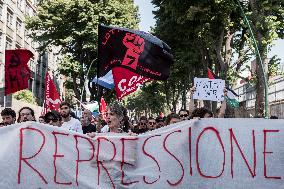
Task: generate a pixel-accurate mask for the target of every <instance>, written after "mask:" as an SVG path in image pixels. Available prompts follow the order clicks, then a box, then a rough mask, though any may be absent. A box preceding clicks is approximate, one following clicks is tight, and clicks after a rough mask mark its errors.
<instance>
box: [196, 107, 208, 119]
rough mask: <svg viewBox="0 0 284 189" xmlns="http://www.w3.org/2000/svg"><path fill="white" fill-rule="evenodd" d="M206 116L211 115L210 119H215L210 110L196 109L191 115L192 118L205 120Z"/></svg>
mask: <svg viewBox="0 0 284 189" xmlns="http://www.w3.org/2000/svg"><path fill="white" fill-rule="evenodd" d="M205 114H209V115H210V117H213V113H212V112H211V111H210V110H208V109H207V108H204V107H202V108H196V109H195V110H193V112H192V114H191V118H194V117H200V118H204V116H205Z"/></svg>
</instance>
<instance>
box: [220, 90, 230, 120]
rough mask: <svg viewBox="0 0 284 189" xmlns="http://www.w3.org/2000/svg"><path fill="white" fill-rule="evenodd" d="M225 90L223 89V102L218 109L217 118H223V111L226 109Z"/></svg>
mask: <svg viewBox="0 0 284 189" xmlns="http://www.w3.org/2000/svg"><path fill="white" fill-rule="evenodd" d="M227 93H228V91H227V89H224V100H223V102H222V104H221V108H220V112H219V114H218V118H224V116H225V111H226V108H227V101H226V98H227Z"/></svg>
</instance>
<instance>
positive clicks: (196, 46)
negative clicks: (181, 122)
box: [152, 0, 284, 114]
mask: <svg viewBox="0 0 284 189" xmlns="http://www.w3.org/2000/svg"><path fill="white" fill-rule="evenodd" d="M152 3H153V4H154V5H155V6H157V7H158V10H157V11H156V12H155V13H154V14H155V15H156V18H157V24H156V28H155V31H154V32H155V34H156V35H158V36H161V38H162V39H163V40H165V41H166V42H168V43H169V44H170V46H172V48H173V51H174V54H175V56H176V59H177V60H176V65H175V67H177V68H178V67H180V66H182V64H190V61H186V60H183V59H182V57H187V55H188V54H191V56H192V57H193V58H191V62H192V63H191V67H190V68H193V69H191V70H190V71H189V72H187V73H185V74H188V75H184V74H177V75H176V77H175V79H174V77H173V78H171V79H174V82H172V84H173V85H175V88H179V87H180V86H181V85H180V81H182V80H184V78H190V76H191V77H192V76H196V77H202V76H203V77H204V76H205V77H206V69H207V67H210V68H212V69H213V70H214V71H215V73H216V74H217V75H219V76H220V77H221V78H223V79H225V80H226V82H227V84H229V85H233V84H234V82H235V80H236V78H237V77H239V74H238V73H239V71H240V69H241V67H242V66H243V65H244V63H247V62H248V61H249V60H250V59H251V57H253V56H255V54H253V53H252V52H253V51H254V48H253V43H252V36H250V34H249V27H248V24H247V23H246V22H245V20H244V14H242V12H241V9H240V6H238V1H237V0H193V1H185V0H168V1H162V0H152ZM241 7H243V9H244V13H245V15H248V18H249V20H250V21H251V22H250V24H251V25H252V27H253V33H254V36H256V38H257V42H258V43H257V44H258V48H259V49H260V54H261V55H260V56H261V59H262V60H267V51H268V50H269V47H270V45H271V42H272V41H273V40H275V39H277V38H283V24H284V19H283V1H266V0H258V1H256V0H249V1H242V2H241ZM179 55H181V56H179ZM181 60H182V61H181ZM271 62H272V61H271ZM192 65H195V66H196V67H197V69H194V66H192ZM258 65H260V64H258ZM188 66H189V65H188ZM272 67H273V66H269V68H272ZM259 68H260V67H258V71H257V81H258V83H257V85H256V88H257V91H258V92H257V93H258V97H257V101H256V114H259V113H262V112H263V99H264V97H263V91H264V90H263V86H264V81H263V74H261V73H260V71H259V70H260V69H259ZM178 95H179V94H178ZM173 103H175V102H173Z"/></svg>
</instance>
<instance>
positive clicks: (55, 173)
mask: <svg viewBox="0 0 284 189" xmlns="http://www.w3.org/2000/svg"><path fill="white" fill-rule="evenodd" d="M52 134H53V136H54V141H55V152H54V155H53V166H54V182H55V183H56V184H63V185H71V184H72V182H60V181H57V168H56V159H57V158H62V157H64V155H63V154H57V147H58V143H57V136H56V135H65V136H68V135H69V134H66V133H60V132H54V131H53V132H52Z"/></svg>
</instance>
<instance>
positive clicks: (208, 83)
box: [193, 78, 225, 101]
mask: <svg viewBox="0 0 284 189" xmlns="http://www.w3.org/2000/svg"><path fill="white" fill-rule="evenodd" d="M194 86H195V87H196V91H195V92H194V94H193V99H199V100H212V101H223V100H224V88H225V81H224V80H221V79H208V78H194Z"/></svg>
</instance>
